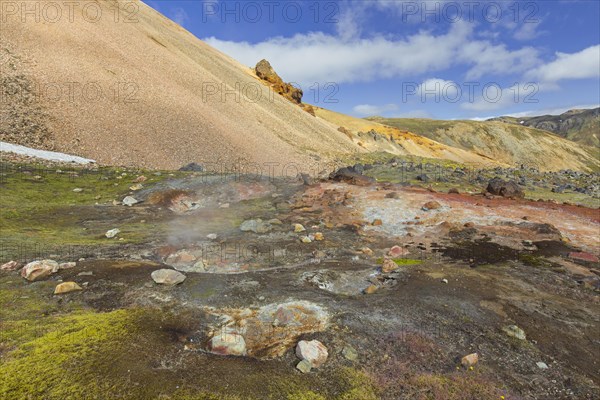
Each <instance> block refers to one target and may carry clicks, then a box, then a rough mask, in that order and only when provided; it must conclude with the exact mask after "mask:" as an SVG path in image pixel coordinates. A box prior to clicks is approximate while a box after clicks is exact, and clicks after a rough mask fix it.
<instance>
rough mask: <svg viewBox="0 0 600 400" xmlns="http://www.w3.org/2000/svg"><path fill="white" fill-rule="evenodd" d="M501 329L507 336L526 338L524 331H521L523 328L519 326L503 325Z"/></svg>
mask: <svg viewBox="0 0 600 400" xmlns="http://www.w3.org/2000/svg"><path fill="white" fill-rule="evenodd" d="M502 331H504V333H506V334H507V335H508V336H510V337H514V338H516V339H519V340H525V339H527V336H526V335H525V331H523V329H521V328H519V327H518V326H516V325H509V326H505V327H504V328H502Z"/></svg>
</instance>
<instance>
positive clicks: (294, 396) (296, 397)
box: [287, 391, 326, 400]
mask: <svg viewBox="0 0 600 400" xmlns="http://www.w3.org/2000/svg"><path fill="white" fill-rule="evenodd" d="M287 400H326V398H325V397H323V396H322V395H320V394H318V393H315V392H312V391H308V392H294V393H290V394H288V396H287Z"/></svg>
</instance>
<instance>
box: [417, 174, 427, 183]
mask: <svg viewBox="0 0 600 400" xmlns="http://www.w3.org/2000/svg"><path fill="white" fill-rule="evenodd" d="M416 179H417V180H418V181H421V182H429V176H427V174H420V175H417V177H416Z"/></svg>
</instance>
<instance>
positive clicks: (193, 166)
mask: <svg viewBox="0 0 600 400" xmlns="http://www.w3.org/2000/svg"><path fill="white" fill-rule="evenodd" d="M179 170H180V171H186V172H190V171H192V172H202V171H204V167H202V165H200V164H196V163H194V162H193V163H189V164H187V165H184V166H183V167H181V168H179Z"/></svg>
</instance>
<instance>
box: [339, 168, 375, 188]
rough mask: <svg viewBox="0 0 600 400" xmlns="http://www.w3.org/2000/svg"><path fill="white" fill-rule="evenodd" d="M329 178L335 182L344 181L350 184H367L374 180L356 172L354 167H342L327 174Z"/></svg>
mask: <svg viewBox="0 0 600 400" xmlns="http://www.w3.org/2000/svg"><path fill="white" fill-rule="evenodd" d="M329 179H331V180H333V181H336V182H346V183H349V184H351V185H359V186H367V185H370V184H372V183H374V182H375V180H374V179H373V178H371V177H369V176H365V175H363V174H361V173H360V172H358V171H357V170H356V169H355V168H354V167H344V168H340V169H338V170H337V171H335V172H333V173H331V174H330V175H329Z"/></svg>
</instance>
